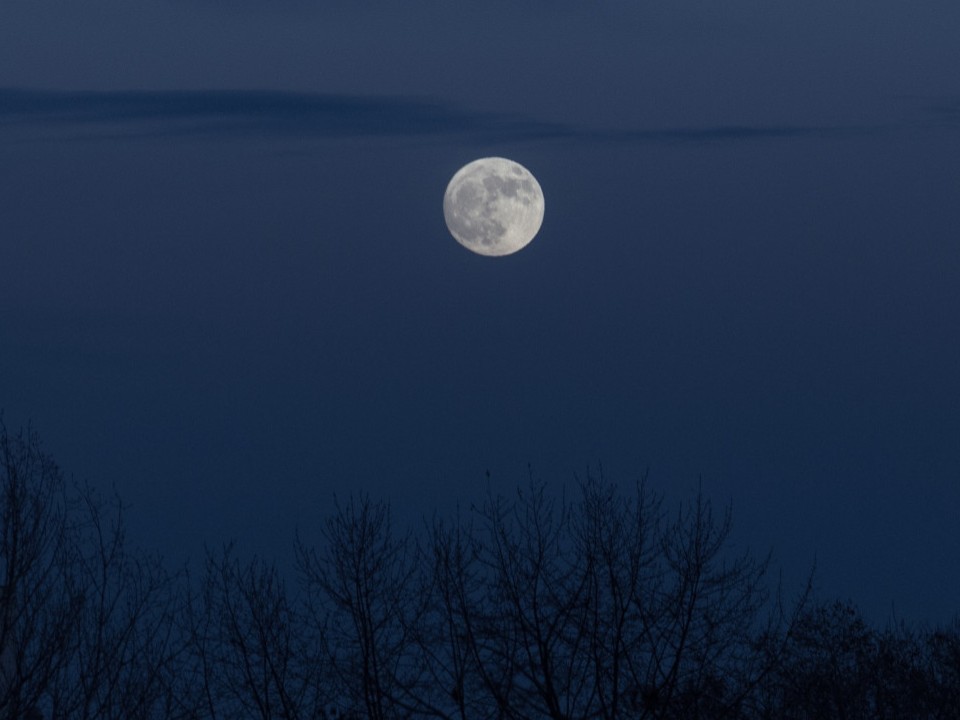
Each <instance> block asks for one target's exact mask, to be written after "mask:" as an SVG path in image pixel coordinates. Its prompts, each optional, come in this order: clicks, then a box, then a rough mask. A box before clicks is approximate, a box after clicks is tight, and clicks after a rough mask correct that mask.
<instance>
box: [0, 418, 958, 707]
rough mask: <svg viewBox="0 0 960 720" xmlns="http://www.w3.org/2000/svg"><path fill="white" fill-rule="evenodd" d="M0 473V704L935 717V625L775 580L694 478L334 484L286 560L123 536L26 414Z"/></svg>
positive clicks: (952, 679)
mask: <svg viewBox="0 0 960 720" xmlns="http://www.w3.org/2000/svg"><path fill="white" fill-rule="evenodd" d="M0 493H2V498H0V516H2V540H0V563H2V565H0V573H2V575H0V581H2V585H0V718H7V719H12V718H16V719H18V720H19V719H21V718H48V719H50V718H57V719H70V720H73V719H75V718H76V719H80V718H83V719H86V718H104V719H107V718H110V719H113V718H115V719H116V720H134V719H137V718H158V719H159V718H164V719H167V718H198V719H200V718H204V719H206V718H210V719H218V718H224V719H226V718H263V719H267V718H287V719H290V720H293V719H297V718H324V719H325V720H334V719H335V718H343V719H344V720H346V719H347V718H356V719H357V720H360V719H361V718H362V719H368V718H369V720H395V719H399V718H438V719H450V720H453V719H454V718H456V719H462V720H474V719H475V720H494V719H496V720H528V719H530V720H533V719H539V718H552V719H553V720H581V719H583V720H586V719H587V718H602V719H609V720H613V719H614V718H664V719H665V718H677V719H680V718H683V719H695V718H704V719H707V718H710V719H712V718H744V719H746V718H751V719H752V718H796V719H801V718H811V719H812V718H824V719H827V718H838V719H839V718H842V719H844V720H855V719H858V718H864V719H869V720H876V719H880V718H889V719H891V720H908V719H910V718H944V719H947V718H958V717H960V627H958V626H957V625H956V624H955V625H953V626H951V627H948V628H938V629H918V628H912V627H910V626H908V625H906V624H900V625H897V626H891V627H887V628H885V629H877V628H874V627H871V626H870V625H868V624H867V623H866V622H865V621H864V620H863V619H862V618H861V617H860V615H859V614H858V612H857V610H856V608H855V607H853V606H852V605H849V604H845V603H834V602H828V603H822V602H814V601H813V600H812V599H811V598H810V596H809V593H808V592H799V593H793V594H792V595H791V597H790V598H789V599H785V598H784V597H782V596H781V595H780V593H779V592H778V590H777V588H776V587H772V584H771V583H770V582H769V580H768V578H767V577H766V573H765V571H766V563H765V562H764V561H762V560H756V559H753V558H751V557H749V556H736V557H734V556H731V554H730V552H729V550H728V549H727V542H726V540H727V533H728V529H729V516H728V515H726V514H722V515H716V514H715V513H714V512H713V510H712V508H711V506H710V503H709V502H707V501H706V500H704V499H703V498H702V497H697V498H695V499H693V501H692V502H690V503H689V504H688V505H686V506H685V507H683V508H682V509H681V510H680V511H679V512H670V513H668V512H666V511H665V509H664V508H663V507H662V505H661V503H660V502H659V501H658V499H657V498H656V497H655V496H654V495H653V494H651V493H650V492H649V491H648V489H647V488H646V487H645V486H644V485H643V484H642V483H641V484H640V485H638V487H637V488H636V491H635V492H634V493H632V494H631V495H630V496H629V497H625V496H623V495H622V494H620V493H618V492H617V491H616V490H615V489H614V488H613V487H611V486H610V485H609V484H607V483H605V482H603V481H602V480H600V479H587V480H586V481H584V482H583V483H582V484H581V486H580V487H579V488H578V491H577V494H576V497H575V498H573V499H572V500H561V499H556V500H554V499H551V498H550V497H549V496H548V495H547V494H546V493H544V491H543V488H542V486H538V485H537V484H533V485H532V486H531V487H529V488H525V489H523V490H522V491H520V492H518V493H516V495H515V496H514V497H511V498H509V499H508V498H502V497H492V498H490V499H489V500H488V501H487V502H486V504H485V505H484V506H483V507H481V508H477V509H475V510H472V511H471V512H469V513H468V514H467V516H466V517H465V518H453V519H452V520H444V521H440V520H436V521H434V522H432V523H429V524H427V525H426V526H425V527H426V528H428V529H426V530H424V531H423V532H422V533H420V534H417V535H401V534H398V533H396V532H395V531H394V530H393V529H392V528H391V524H390V513H389V509H388V508H387V507H386V506H385V505H383V504H380V503H376V502H372V501H369V500H367V499H359V500H351V501H349V502H347V503H346V504H343V505H340V506H339V508H338V509H337V510H336V512H335V513H334V514H333V515H332V517H330V518H329V519H328V520H327V521H326V524H325V526H324V533H323V537H324V542H323V543H322V544H321V545H320V546H319V547H314V546H311V545H309V544H307V543H305V542H298V543H296V544H295V552H296V559H297V568H298V574H297V577H296V582H295V583H292V584H290V585H288V584H287V583H286V582H285V580H284V578H282V577H281V576H280V574H279V573H278V571H277V569H276V568H275V567H274V566H273V565H271V564H269V563H266V562H263V561H261V560H256V559H254V560H250V561H246V560H243V561H241V560H240V559H238V558H237V557H235V555H234V554H233V553H232V551H231V549H230V548H229V547H226V548H224V549H222V550H220V551H218V552H214V553H211V554H209V555H208V557H207V560H206V564H205V567H203V568H202V569H201V572H200V576H199V577H191V576H190V574H189V573H188V572H186V571H178V572H171V571H170V570H169V569H167V568H165V567H164V566H163V564H162V563H161V562H160V561H159V560H158V559H156V558H154V557H151V556H149V555H144V554H141V553H138V552H134V551H133V550H131V549H130V548H129V547H128V546H127V544H126V543H125V542H124V531H123V516H122V512H121V510H120V508H119V505H118V504H117V503H115V502H112V501H104V500H102V499H100V498H99V497H98V496H97V495H96V494H95V493H94V492H93V491H92V490H90V489H85V488H80V489H78V490H72V489H70V488H68V487H67V485H66V484H65V482H64V480H63V477H62V475H61V473H60V471H59V470H58V468H57V466H56V465H55V464H54V463H53V461H52V460H51V459H50V457H49V456H48V455H47V454H45V453H44V451H43V450H42V448H41V447H40V445H39V443H38V440H37V438H36V437H35V436H34V435H33V434H31V433H24V432H21V433H19V434H16V435H13V434H8V432H7V431H6V429H3V428H0Z"/></svg>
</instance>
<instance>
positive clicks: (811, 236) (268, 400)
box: [0, 0, 960, 622]
mask: <svg viewBox="0 0 960 720" xmlns="http://www.w3.org/2000/svg"><path fill="white" fill-rule="evenodd" d="M958 38H960V3H957V2H956V0H930V1H928V2H923V3H918V2H915V1H907V0H870V1H869V2H868V1H866V0H863V1H861V0H829V1H828V0H806V1H805V2H793V3H787V2H770V1H765V2H760V1H759V0H757V1H749V2H748V1H747V0H729V1H726V2H717V1H716V0H699V1H696V2H693V1H688V0H653V1H651V2H646V1H644V0H632V1H630V2H626V1H619V0H618V1H613V2H610V1H606V2H572V1H570V0H556V1H553V2H547V1H546V0H543V1H529V2H519V1H516V0H514V1H511V2H508V1H507V0H487V1H486V2H482V3H480V2H464V1H462V0H451V1H449V2H441V1H440V0H436V1H429V0H409V1H407V2H387V1H386V0H371V1H369V2H368V1H365V0H360V1H359V2H348V1H347V0H331V1H329V2H327V1H323V0H313V1H308V0H279V1H276V2H267V1H266V0H263V1H262V2H258V1H256V0H236V1H234V0H217V1H214V0H176V1H163V0H143V1H142V2H129V1H124V2H121V1H120V0H84V1H83V2H68V1H67V0H2V2H0V408H3V410H4V420H5V422H6V423H7V425H8V427H12V428H16V427H18V426H20V425H25V424H27V423H32V425H33V427H34V428H35V429H36V430H37V431H38V432H39V434H40V436H41V438H42V440H43V442H44V446H45V448H46V449H47V450H48V451H49V452H51V453H52V454H53V455H54V456H55V457H56V459H57V460H58V461H59V463H60V464H61V466H62V467H63V469H64V471H65V473H66V474H67V476H68V477H70V478H73V479H76V480H89V481H90V482H91V483H92V484H94V485H95V486H97V487H98V488H100V489H102V490H106V491H109V490H110V488H113V487H115V488H116V490H117V492H118V493H119V495H120V496H121V497H122V498H123V499H124V500H125V501H127V503H128V504H129V505H130V508H129V512H128V516H127V517H128V522H129V524H130V533H131V536H132V539H134V540H135V541H136V543H137V544H139V545H141V546H144V547H147V548H156V549H158V550H160V551H161V552H163V553H164V555H165V556H166V557H167V558H168V560H170V561H171V563H174V564H176V563H178V562H182V561H184V560H185V559H186V558H189V557H194V558H196V557H198V556H200V555H201V554H202V552H203V547H204V544H205V543H206V544H208V545H210V546H213V547H216V546H218V545H219V544H220V543H221V542H223V541H225V540H228V539H230V538H236V539H237V540H238V542H239V547H240V548H242V549H243V551H244V552H257V553H260V554H262V555H265V556H267V557H277V558H283V557H289V556H290V555H291V552H290V549H291V545H292V540H293V535H294V529H295V528H297V527H299V528H300V529H301V530H302V531H303V532H304V533H305V534H306V535H307V536H308V537H309V536H311V535H312V534H314V531H315V528H316V527H317V525H318V524H319V521H320V520H322V519H323V518H325V517H327V516H328V515H329V514H330V512H331V511H332V508H333V497H334V494H338V495H339V496H341V497H342V496H344V495H347V494H349V493H350V492H356V491H368V492H370V493H371V495H372V496H373V497H375V498H377V499H388V500H390V501H391V502H392V503H393V505H394V507H395V508H396V510H397V513H398V515H399V516H400V517H401V518H408V519H411V522H412V521H413V519H416V518H419V517H420V516H422V515H428V516H429V515H431V514H432V513H433V512H434V511H435V510H436V511H439V512H441V513H448V512H450V511H451V510H452V509H453V508H454V507H455V506H456V504H457V503H458V502H459V503H461V504H462V505H463V506H464V507H466V506H467V505H468V504H469V502H470V501H472V500H476V499H479V498H481V497H482V496H483V494H484V492H485V491H486V488H487V487H488V480H487V473H488V472H489V477H490V479H489V487H490V488H491V489H492V490H493V491H495V492H508V491H510V490H511V488H513V487H515V486H516V485H517V484H523V483H526V481H527V476H528V466H529V468H531V469H532V473H533V475H534V476H535V477H536V478H538V479H541V480H543V481H545V482H547V483H548V486H549V487H550V488H552V489H553V490H555V491H556V492H557V493H559V492H560V490H561V489H562V488H563V487H564V486H566V487H567V488H571V487H572V486H573V484H574V483H575V482H576V477H577V476H583V475H584V474H585V473H586V472H587V471H588V470H589V471H592V472H598V471H599V468H600V466H601V465H602V468H603V472H604V474H605V476H606V477H607V478H608V479H610V480H614V481H616V482H618V483H621V484H622V485H623V486H624V487H625V488H629V487H630V486H632V484H633V483H634V482H635V481H636V480H637V479H638V478H639V477H640V476H642V475H643V473H644V472H646V471H647V470H649V480H650V483H651V487H652V488H653V489H654V490H656V491H658V492H661V493H664V494H665V495H666V497H667V500H668V505H669V507H671V508H673V507H675V503H676V502H678V501H680V500H682V499H686V498H689V497H690V496H691V494H693V493H695V492H696V491H697V488H698V486H699V485H700V484H701V483H702V487H703V491H704V493H705V494H706V495H707V496H708V497H710V498H711V499H713V501H714V502H716V503H719V504H720V505H725V504H727V503H730V504H731V505H732V509H733V518H734V524H735V530H734V535H733V538H732V540H733V546H732V547H733V549H735V550H747V549H749V550H750V551H751V552H754V553H755V554H757V555H763V554H765V553H766V552H767V551H768V550H771V549H772V551H773V553H774V564H775V568H776V569H777V570H779V569H782V570H783V574H784V580H785V582H786V583H787V586H786V589H787V590H788V591H793V590H799V589H800V585H801V584H802V582H803V579H804V578H805V576H806V574H807V573H808V572H809V570H810V568H811V566H812V565H813V563H814V561H816V566H817V586H818V588H819V591H820V592H821V593H822V594H823V595H824V596H828V597H839V598H842V599H851V600H853V601H854V602H856V603H858V604H859V605H860V606H861V607H862V609H863V610H864V611H865V612H866V613H867V615H868V616H869V617H871V618H873V619H876V620H879V621H885V620H887V619H889V618H890V617H891V614H892V613H896V616H897V617H904V618H908V619H912V620H919V621H923V622H942V621H946V620H948V619H950V618H952V617H953V616H954V615H955V614H956V613H957V612H958V609H960V230H958V228H960V41H958ZM490 155H497V156H503V157H508V158H511V159H513V160H516V161H517V162H520V163H522V164H523V165H524V166H526V167H527V168H529V169H530V170H531V171H532V172H533V173H534V175H536V177H537V179H538V180H539V182H540V185H541V186H542V188H543V192H544V196H545V198H546V216H545V219H544V223H543V227H542V229H541V231H540V234H539V235H538V236H537V238H536V239H535V240H534V241H533V242H532V243H531V244H530V245H529V246H528V247H527V248H525V249H524V250H522V251H521V252H519V253H517V254H516V255H512V256H508V257H504V258H484V257H480V256H478V255H474V254H472V253H470V252H468V251H467V250H465V249H464V248H462V247H461V246H460V245H458V244H457V243H456V242H455V241H454V240H453V238H452V237H450V235H449V233H448V232H447V230H446V227H445V225H444V220H443V213H442V199H443V192H444V189H445V187H446V184H447V182H448V181H449V179H450V177H451V176H452V175H453V173H454V172H456V170H457V169H458V168H460V167H461V166H462V165H463V164H465V163H466V162H468V161H470V160H473V159H474V158H477V157H483V156H490Z"/></svg>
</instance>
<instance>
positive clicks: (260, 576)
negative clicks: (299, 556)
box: [184, 546, 328, 720]
mask: <svg viewBox="0 0 960 720" xmlns="http://www.w3.org/2000/svg"><path fill="white" fill-rule="evenodd" d="M186 626H187V635H188V637H189V647H190V661H189V662H190V664H191V667H192V669H193V672H192V673H191V674H190V677H192V678H193V680H194V682H193V685H192V687H190V688H188V689H186V690H185V692H184V694H185V695H186V696H188V697H190V702H191V704H192V706H193V707H194V712H195V713H196V716H197V717H207V718H211V719H212V720H215V719H217V718H260V719H261V720H273V719H274V718H282V719H283V720H300V719H301V718H316V717H320V716H321V714H322V711H323V708H324V707H325V706H326V704H327V702H328V698H327V697H326V695H325V694H324V691H325V678H324V674H323V673H324V668H323V667H322V665H321V662H320V658H319V654H318V651H317V648H316V645H315V643H313V642H311V639H310V638H309V637H308V636H307V635H306V634H305V633H304V629H305V627H306V622H305V618H304V617H303V615H302V613H301V610H300V609H299V607H298V604H297V601H296V600H295V599H291V598H290V597H289V596H288V594H287V590H286V586H285V583H284V582H283V580H282V579H281V577H280V574H279V572H278V571H277V569H276V567H275V566H274V565H272V564H268V563H267V562H265V561H264V560H261V559H258V558H253V559H252V560H250V561H249V562H248V563H246V564H241V563H240V562H239V561H238V560H237V559H236V558H235V557H234V551H233V548H232V547H231V546H226V547H224V548H223V550H222V552H221V553H220V554H219V555H217V556H214V555H213V554H208V556H207V564H206V576H205V579H204V583H203V586H202V589H201V591H200V593H199V595H198V596H196V597H195V598H194V599H193V601H192V603H191V604H190V606H189V610H188V612H187V613H186Z"/></svg>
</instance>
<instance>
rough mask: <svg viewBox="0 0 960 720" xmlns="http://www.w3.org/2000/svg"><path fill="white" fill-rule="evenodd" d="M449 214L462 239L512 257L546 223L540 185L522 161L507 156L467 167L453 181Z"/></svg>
mask: <svg viewBox="0 0 960 720" xmlns="http://www.w3.org/2000/svg"><path fill="white" fill-rule="evenodd" d="M443 217H444V219H445V220H446V221H447V228H449V230H450V234H451V235H453V237H454V238H456V240H457V242H459V243H460V244H461V245H463V246H464V247H465V248H467V250H472V251H473V252H475V253H478V254H480V255H488V256H500V255H510V254H511V253H515V252H516V251H517V250H520V249H522V248H524V247H526V245H527V244H528V243H529V242H530V241H531V240H533V238H534V236H535V235H536V234H537V232H538V231H539V230H540V225H541V223H543V191H542V190H541V189H540V183H538V182H537V179H536V178H535V177H534V176H533V175H532V174H530V171H529V170H527V169H526V168H525V167H524V166H523V165H521V164H520V163H515V162H514V161H513V160H507V159H506V158H501V157H488V158H480V159H479V160H474V161H473V162H472V163H468V164H467V165H464V166H463V167H462V168H460V170H458V171H457V174H456V175H454V176H453V178H452V179H451V180H450V184H449V185H447V192H446V193H444V196H443Z"/></svg>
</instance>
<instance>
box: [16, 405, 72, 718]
mask: <svg viewBox="0 0 960 720" xmlns="http://www.w3.org/2000/svg"><path fill="white" fill-rule="evenodd" d="M0 494H2V495H0V520H2V529H0V532H2V536H0V563H2V565H0V572H2V584H0V653H2V656H3V663H4V668H3V675H4V681H5V682H4V684H3V686H2V687H0V713H2V714H3V716H4V717H8V718H11V719H13V718H22V717H26V716H27V715H28V713H31V712H35V711H36V708H38V707H40V705H41V703H42V701H43V700H44V698H45V696H46V694H47V693H48V692H49V691H50V690H51V688H52V687H53V684H54V682H55V680H56V678H57V677H58V675H59V674H60V672H61V670H62V669H63V668H64V667H65V666H66V665H67V664H68V663H69V661H70V658H71V655H72V653H73V652H74V651H75V649H76V643H77V634H76V626H77V620H78V618H79V616H80V613H81V610H82V604H83V595H82V592H81V590H80V588H77V587H75V585H74V583H72V582H71V578H70V577H69V574H68V571H69V569H70V567H71V564H72V562H73V560H74V553H75V550H74V543H73V542H72V533H73V529H72V528H71V527H70V526H69V521H68V511H69V508H68V505H69V502H68V498H67V494H66V489H65V485H64V482H63V477H62V475H61V473H60V470H59V468H58V467H57V465H56V464H55V463H54V462H53V460H52V458H51V457H50V456H49V455H48V454H47V453H45V452H44V451H43V449H42V447H41V446H40V441H39V439H38V438H37V435H36V434H35V433H34V432H33V431H32V430H26V431H24V430H21V431H20V432H19V433H18V434H16V435H11V434H10V433H8V432H7V428H6V426H5V425H4V424H3V423H2V422H0Z"/></svg>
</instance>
